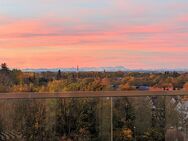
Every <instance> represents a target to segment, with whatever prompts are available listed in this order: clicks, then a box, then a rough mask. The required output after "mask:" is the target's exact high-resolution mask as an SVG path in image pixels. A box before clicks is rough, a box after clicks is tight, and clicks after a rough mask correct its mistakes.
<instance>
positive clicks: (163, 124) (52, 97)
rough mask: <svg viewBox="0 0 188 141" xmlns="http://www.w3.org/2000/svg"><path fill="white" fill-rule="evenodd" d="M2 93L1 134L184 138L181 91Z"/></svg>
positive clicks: (87, 139) (100, 139) (186, 110)
mask: <svg viewBox="0 0 188 141" xmlns="http://www.w3.org/2000/svg"><path fill="white" fill-rule="evenodd" d="M102 93H103V92H82V93H80V92H69V93H61V94H60V93H59V94H58V93H56V94H49V93H47V94H45V95H44V94H31V93H25V94H1V95H0V140H2V141H3V140H8V141H9V140H10V141H12V140H18V141H112V140H113V141H165V140H166V141H186V140H187V139H188V137H187V135H188V133H187V132H188V130H187V129H188V100H187V98H186V92H178V93H177V92H169V93H167V92H164V93H162V92H153V94H152V93H151V92H147V91H145V92H130V93H129V92H104V93H103V95H102Z"/></svg>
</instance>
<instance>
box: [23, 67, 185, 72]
mask: <svg viewBox="0 0 188 141" xmlns="http://www.w3.org/2000/svg"><path fill="white" fill-rule="evenodd" d="M59 70H61V71H62V72H77V71H79V72H92V71H93V72H103V71H106V72H118V71H123V72H126V71H130V72H152V71H155V72H164V71H181V72H187V71H188V69H186V68H180V69H178V68H177V69H168V68H164V69H128V68H126V67H124V66H115V67H81V68H76V67H72V68H37V69H33V68H26V69H22V71H24V72H57V71H59Z"/></svg>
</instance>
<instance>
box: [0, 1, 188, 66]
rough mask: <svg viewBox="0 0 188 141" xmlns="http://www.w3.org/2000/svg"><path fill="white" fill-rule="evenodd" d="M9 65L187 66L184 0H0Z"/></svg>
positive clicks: (1, 55)
mask: <svg viewBox="0 0 188 141" xmlns="http://www.w3.org/2000/svg"><path fill="white" fill-rule="evenodd" d="M3 62H6V63H7V64H8V65H9V66H10V67H12V68H57V67H61V68H62V67H65V68H67V67H75V66H77V65H79V66H80V67H99V66H125V67H126V68H130V69H158V68H188V0H0V63H3Z"/></svg>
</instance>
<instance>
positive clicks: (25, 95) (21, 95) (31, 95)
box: [0, 90, 188, 99]
mask: <svg viewBox="0 0 188 141" xmlns="http://www.w3.org/2000/svg"><path fill="white" fill-rule="evenodd" d="M143 96H188V91H183V90H179V91H71V92H60V93H49V92H39V93H38V92H14V93H0V99H48V98H92V97H143Z"/></svg>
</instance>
